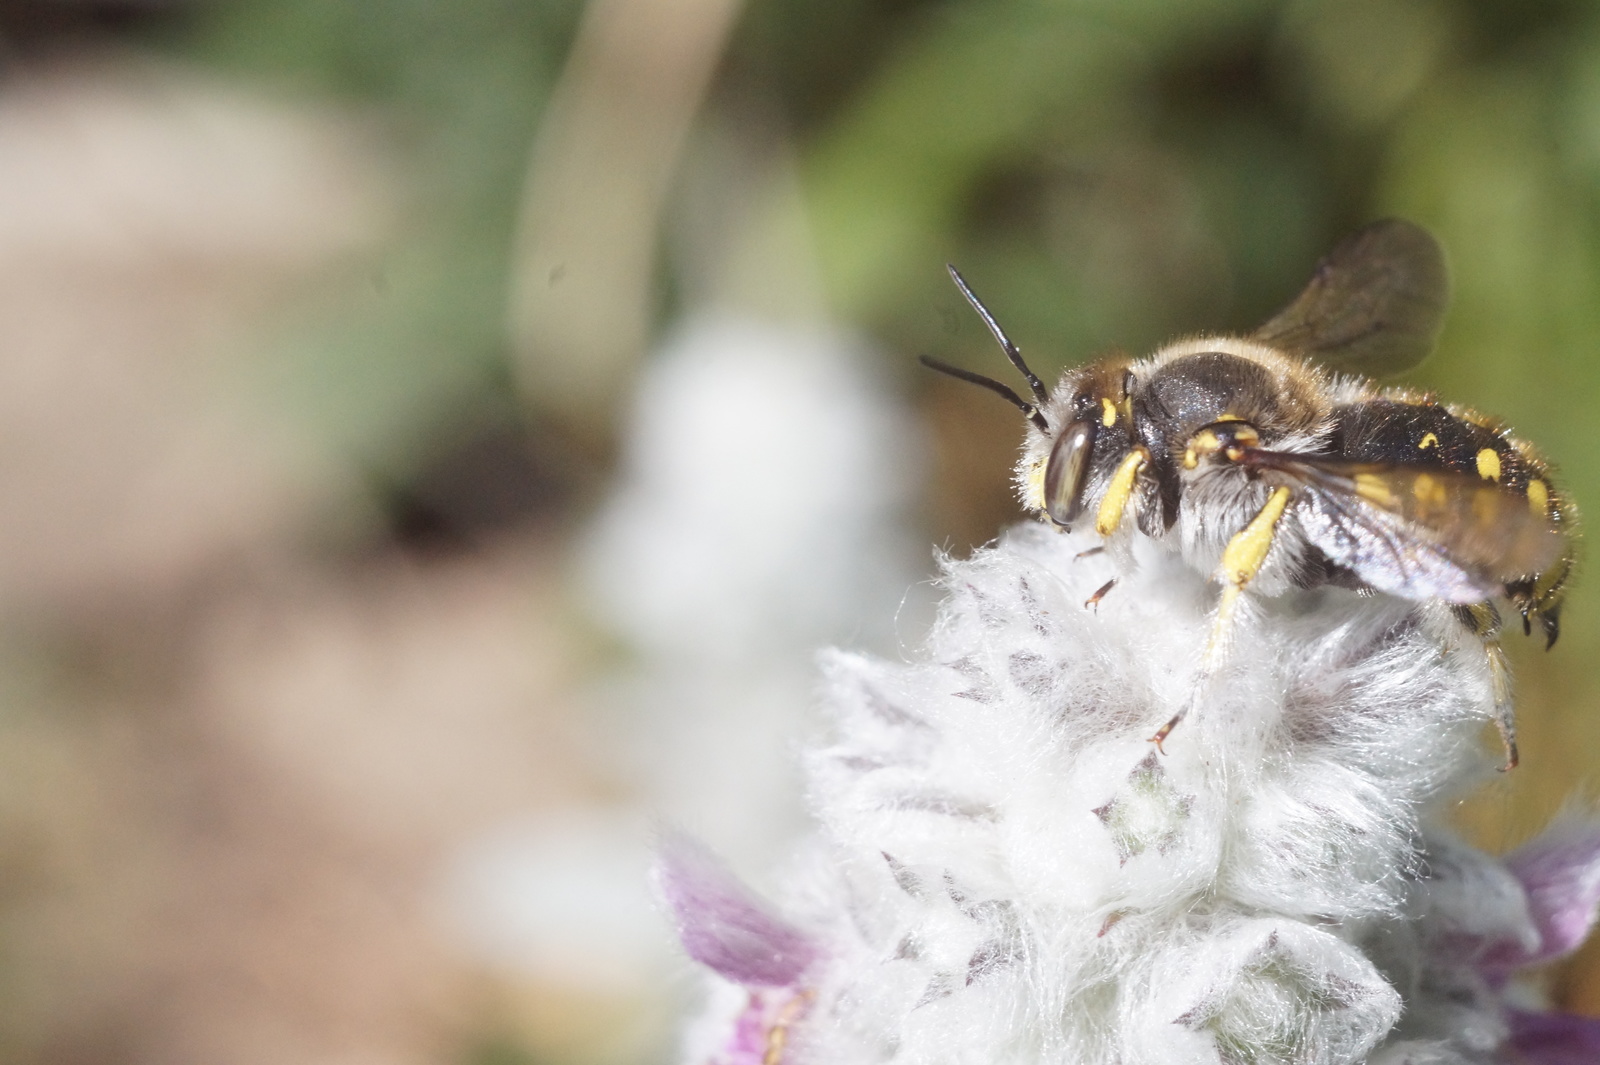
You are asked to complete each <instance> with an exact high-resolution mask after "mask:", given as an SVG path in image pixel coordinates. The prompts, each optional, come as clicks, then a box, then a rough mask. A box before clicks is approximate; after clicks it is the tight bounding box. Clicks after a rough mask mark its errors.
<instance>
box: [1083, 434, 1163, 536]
mask: <svg viewBox="0 0 1600 1065" xmlns="http://www.w3.org/2000/svg"><path fill="white" fill-rule="evenodd" d="M1149 461H1150V452H1148V451H1146V450H1145V449H1144V448H1142V447H1136V448H1134V449H1133V450H1132V451H1130V452H1128V453H1127V455H1125V456H1124V457H1123V459H1122V462H1121V464H1120V465H1118V466H1117V471H1116V472H1115V473H1113V474H1112V475H1111V483H1110V484H1108V485H1106V494H1105V498H1103V499H1101V500H1100V509H1099V510H1098V511H1096V512H1095V516H1094V531H1095V532H1097V533H1099V534H1100V535H1101V536H1110V535H1111V534H1112V533H1114V532H1116V531H1117V529H1118V528H1119V527H1120V526H1121V525H1122V513H1123V511H1125V510H1127V509H1128V500H1130V499H1132V498H1133V488H1134V485H1135V484H1137V483H1138V479H1139V471H1140V470H1142V469H1144V467H1145V463H1147V462H1149Z"/></svg>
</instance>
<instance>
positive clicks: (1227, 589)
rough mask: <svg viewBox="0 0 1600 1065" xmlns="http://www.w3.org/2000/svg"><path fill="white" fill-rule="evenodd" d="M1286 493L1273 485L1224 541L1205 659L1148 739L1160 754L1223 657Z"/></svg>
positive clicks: (1274, 531)
mask: <svg viewBox="0 0 1600 1065" xmlns="http://www.w3.org/2000/svg"><path fill="white" fill-rule="evenodd" d="M1289 496H1290V491H1289V489H1288V488H1286V487H1279V488H1274V489H1273V490H1272V494H1271V495H1270V496H1268V497H1267V502H1266V505H1265V506H1263V507H1262V508H1261V510H1260V511H1258V512H1257V514H1256V516H1255V517H1253V518H1251V519H1250V524H1249V525H1246V526H1245V527H1244V528H1243V529H1241V530H1239V532H1237V533H1235V534H1234V536H1233V539H1231V540H1229V541H1228V546H1227V547H1225V548H1223V550H1222V567H1221V572H1220V576H1221V578H1222V581H1223V585H1222V599H1221V601H1220V602H1219V603H1218V604H1217V620H1216V621H1215V622H1213V623H1212V626H1211V638H1210V639H1209V640H1207V641H1206V653H1205V658H1204V659H1203V660H1202V661H1201V663H1200V676H1199V677H1198V678H1196V680H1195V683H1194V687H1193V689H1191V691H1190V693H1189V698H1188V699H1187V700H1186V701H1185V702H1184V704H1183V708H1182V709H1180V710H1179V711H1178V712H1177V713H1176V714H1174V715H1173V716H1172V720H1171V721H1168V722H1167V723H1166V724H1165V725H1162V726H1161V728H1160V730H1158V731H1157V732H1156V734H1155V735H1154V736H1151V737H1150V742H1151V743H1153V744H1155V745H1156V750H1158V751H1161V753H1162V754H1165V753H1166V751H1164V750H1162V747H1161V743H1162V741H1163V740H1165V739H1166V738H1167V736H1168V735H1170V734H1171V732H1172V730H1173V729H1175V728H1177V727H1178V722H1180V721H1182V720H1183V719H1184V718H1185V717H1186V716H1188V713H1189V710H1190V708H1191V707H1192V706H1193V705H1194V702H1195V700H1196V699H1197V698H1198V697H1199V693H1200V692H1202V691H1204V690H1205V688H1206V686H1207V684H1208V682H1209V681H1210V680H1211V678H1212V677H1213V676H1214V675H1215V674H1216V672H1217V670H1218V669H1219V668H1220V667H1221V665H1222V662H1223V660H1224V659H1225V658H1227V655H1228V644H1229V641H1230V640H1231V639H1232V636H1233V624H1234V616H1235V615H1236V614H1237V613H1238V611H1239V600H1240V598H1241V597H1242V596H1243V595H1244V590H1245V588H1246V587H1247V586H1248V585H1249V584H1250V582H1251V581H1253V580H1255V577H1256V574H1258V573H1260V572H1261V566H1262V565H1263V564H1264V563H1265V562H1266V560H1267V552H1268V551H1270V550H1271V549H1272V542H1273V540H1274V539H1275V538H1276V536H1277V531H1278V522H1279V520H1281V519H1282V518H1283V512H1284V510H1286V509H1287V508H1288V506H1289Z"/></svg>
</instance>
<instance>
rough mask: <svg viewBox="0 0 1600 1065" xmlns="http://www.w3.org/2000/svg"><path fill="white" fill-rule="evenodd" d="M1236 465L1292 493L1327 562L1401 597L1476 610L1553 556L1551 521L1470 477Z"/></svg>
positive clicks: (1267, 456)
mask: <svg viewBox="0 0 1600 1065" xmlns="http://www.w3.org/2000/svg"><path fill="white" fill-rule="evenodd" d="M1244 462H1245V464H1246V465H1247V466H1250V467H1253V468H1255V469H1258V470H1263V471H1272V472H1271V474H1268V476H1269V477H1270V478H1271V479H1273V480H1278V481H1283V482H1287V483H1289V484H1291V485H1294V486H1296V487H1297V488H1299V489H1300V494H1301V496H1302V497H1303V499H1304V503H1303V505H1302V506H1301V507H1300V508H1299V516H1300V524H1301V526H1302V528H1303V529H1304V531H1305V534H1306V537H1307V538H1308V539H1309V540H1310V541H1311V542H1312V543H1313V544H1315V545H1316V546H1317V547H1318V548H1320V549H1321V550H1322V552H1323V554H1325V555H1327V556H1328V558H1329V559H1330V560H1332V561H1333V562H1334V563H1336V564H1337V565H1340V566H1342V567H1344V568H1346V569H1348V570H1350V571H1352V572H1354V573H1355V574H1356V575H1357V576H1359V577H1360V578H1361V579H1362V580H1363V581H1365V582H1366V583H1367V584H1370V585H1372V586H1373V587H1374V588H1377V589H1379V590H1380V591H1385V592H1391V593H1393V594H1395V595H1399V596H1404V597H1405V598H1407V599H1444V600H1447V601H1449V602H1452V603H1476V602H1481V601H1483V600H1484V599H1487V598H1490V597H1491V596H1494V595H1501V594H1504V591H1505V585H1506V584H1507V583H1508V582H1511V581H1515V580H1518V579H1521V578H1525V577H1531V576H1533V575H1534V574H1537V573H1540V572H1542V571H1543V570H1545V569H1547V568H1548V567H1549V566H1550V565H1551V564H1552V563H1554V562H1555V561H1556V559H1557V558H1558V557H1559V556H1560V554H1561V550H1562V534H1561V531H1560V530H1559V529H1558V528H1557V527H1556V525H1555V523H1554V519H1553V518H1552V517H1551V516H1550V514H1549V513H1547V512H1543V511H1541V510H1540V509H1537V508H1535V507H1534V506H1533V505H1532V504H1531V503H1530V502H1529V500H1528V497H1527V496H1526V495H1524V494H1522V493H1520V492H1518V491H1516V490H1514V489H1510V488H1503V487H1501V486H1499V485H1497V484H1495V483H1493V482H1491V481H1485V480H1483V479H1481V478H1479V477H1475V476H1473V475H1471V474H1467V473H1459V472H1456V471H1454V470H1445V469H1439V468H1437V467H1432V466H1400V465H1387V464H1382V463H1358V462H1344V461H1341V460H1338V459H1331V458H1324V457H1322V456H1317V455H1294V454H1287V453H1284V452H1275V451H1263V450H1251V451H1249V452H1247V454H1246V457H1245V459H1244ZM1274 475H1275V476H1274Z"/></svg>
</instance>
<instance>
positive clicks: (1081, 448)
mask: <svg viewBox="0 0 1600 1065" xmlns="http://www.w3.org/2000/svg"><path fill="white" fill-rule="evenodd" d="M1132 386H1133V377H1132V373H1131V371H1130V370H1129V363H1128V360H1127V359H1126V358H1123V357H1113V358H1109V359H1104V360H1102V361H1100V362H1096V363H1091V364H1090V365H1088V366H1083V367H1079V368H1077V369H1075V370H1070V371H1068V372H1067V373H1066V374H1065V375H1063V376H1062V378H1061V381H1060V382H1059V383H1058V384H1057V385H1056V387H1055V389H1054V390H1053V391H1052V392H1051V397H1050V401H1049V402H1048V403H1046V404H1045V405H1044V407H1043V409H1042V411H1041V413H1042V414H1043V415H1044V420H1045V423H1046V426H1045V428H1043V429H1039V430H1038V431H1036V432H1033V433H1030V434H1029V440H1028V442H1027V445H1026V447H1025V449H1024V453H1023V457H1022V462H1021V464H1020V465H1019V467H1018V486H1019V488H1020V490H1021V494H1022V502H1023V505H1024V506H1027V507H1029V508H1030V509H1033V510H1039V511H1043V512H1044V513H1045V514H1047V515H1049V517H1050V520H1051V521H1053V522H1055V523H1056V524H1057V525H1061V526H1070V525H1071V524H1072V523H1073V522H1074V521H1077V520H1078V518H1079V517H1080V516H1081V515H1082V514H1083V511H1084V508H1085V506H1086V503H1087V499H1088V496H1089V495H1090V492H1091V489H1092V486H1093V485H1094V484H1095V483H1096V482H1097V481H1098V480H1100V479H1102V478H1103V476H1107V475H1109V473H1110V471H1111V470H1113V469H1115V468H1116V466H1117V464H1118V463H1119V462H1121V461H1122V458H1123V456H1124V455H1126V454H1127V453H1128V451H1129V449H1130V448H1132V447H1133V446H1134V443H1135V440H1134V437H1133V434H1132V428H1133V421H1132V410H1131V406H1130V403H1131V400H1132Z"/></svg>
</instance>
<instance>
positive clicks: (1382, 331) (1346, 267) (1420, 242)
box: [1254, 218, 1450, 377]
mask: <svg viewBox="0 0 1600 1065" xmlns="http://www.w3.org/2000/svg"><path fill="white" fill-rule="evenodd" d="M1449 300H1450V280H1449V275H1448V273H1447V272H1446V270H1445V264H1444V252H1443V250H1442V249H1440V247H1439V242H1438V241H1436V240H1434V239H1433V235H1432V234H1430V233H1429V232H1428V231H1427V230H1426V229H1423V228H1422V227H1421V226H1418V225H1414V224H1412V223H1411V222H1406V221H1402V220H1401V219H1398V218H1386V219H1384V220H1382V221H1379V222H1373V223H1372V224H1371V225H1368V226H1365V227H1363V228H1362V229H1359V230H1357V231H1356V232H1355V233H1352V234H1351V235H1350V236H1348V237H1346V238H1345V239H1344V240H1342V241H1340V242H1339V244H1338V246H1336V247H1335V248H1334V249H1333V251H1331V252H1329V253H1328V255H1327V257H1326V258H1324V259H1323V260H1322V261H1321V262H1319V263H1318V264H1317V268H1316V270H1315V271H1314V272H1313V273H1312V275H1311V280H1310V281H1309V282H1307V283H1306V287H1305V289H1304V290H1302V291H1301V293H1300V295H1298V296H1296V297H1295V299H1294V302H1293V303H1291V304H1289V306H1287V307H1285V308H1284V309H1283V310H1281V311H1279V312H1278V313H1277V314H1276V315H1274V316H1273V317H1272V319H1271V320H1270V321H1268V322H1267V324H1266V325H1263V326H1262V327H1261V328H1260V329H1257V330H1256V331H1255V334H1254V337H1255V339H1257V340H1260V341H1261V342H1263V343H1266V344H1271V345H1272V346H1273V347H1277V348H1283V349H1286V350H1288V351H1291V352H1296V353H1299V354H1303V355H1308V356H1310V357H1312V358H1314V359H1316V360H1318V361H1319V362H1322V363H1324V364H1325V365H1327V366H1328V367H1329V368H1331V369H1335V370H1348V371H1350V372H1353V373H1360V374H1365V375H1366V376H1368V377H1384V376H1387V375H1389V374H1394V373H1398V372H1400V371H1401V370H1406V369H1410V368H1411V367H1413V366H1415V365H1417V364H1418V363H1419V362H1421V361H1422V360H1423V359H1425V358H1427V357H1428V353H1429V352H1431V351H1432V350H1433V342H1434V339H1435V338H1436V337H1437V335H1438V332H1439V324H1440V322H1441V321H1442V320H1443V318H1444V311H1445V305H1446V304H1447V303H1449Z"/></svg>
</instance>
